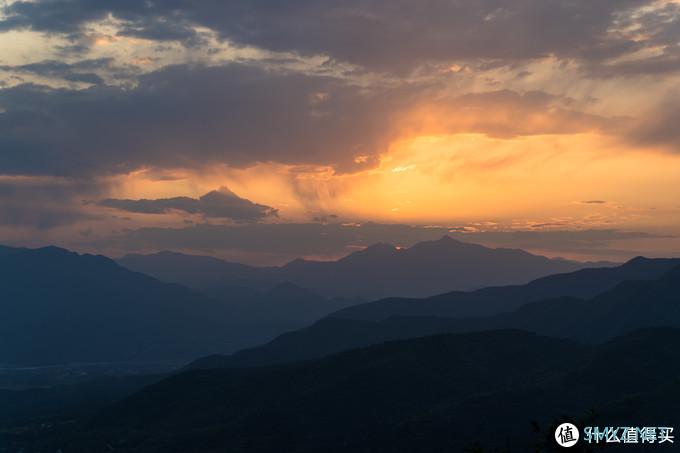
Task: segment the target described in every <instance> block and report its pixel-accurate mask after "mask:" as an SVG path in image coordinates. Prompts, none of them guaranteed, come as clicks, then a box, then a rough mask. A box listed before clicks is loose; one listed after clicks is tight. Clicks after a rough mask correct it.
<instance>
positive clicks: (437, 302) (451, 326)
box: [188, 258, 680, 368]
mask: <svg viewBox="0 0 680 453" xmlns="http://www.w3.org/2000/svg"><path fill="white" fill-rule="evenodd" d="M674 266H677V260H667V259H644V258H635V259H633V260H631V261H629V262H628V263H626V264H624V265H622V266H619V267H616V268H603V269H585V270H581V271H577V272H574V273H571V274H562V275H555V276H551V277H547V278H544V279H540V280H536V281H534V282H531V283H529V284H527V285H523V286H511V287H506V288H489V289H483V290H479V291H475V292H471V293H450V294H447V295H443V296H438V297H435V298H432V299H425V300H410V299H403V300H399V299H397V300H394V299H386V300H384V301H378V302H375V303H369V304H363V305H359V306H357V307H350V308H349V309H344V310H341V311H339V312H336V313H335V314H333V315H331V316H329V317H327V318H325V319H322V320H320V321H318V322H316V323H314V324H313V325H311V326H309V327H306V328H304V329H300V330H298V331H294V332H289V333H286V334H283V335H281V336H279V337H277V338H276V339H274V340H272V341H271V342H269V343H267V344H264V345H262V346H258V347H254V348H249V349H245V350H242V351H238V352H236V353H234V354H232V355H229V356H225V355H213V356H210V357H205V358H202V359H198V360H196V361H194V362H192V363H191V364H190V365H188V368H217V367H244V366H256V365H267V364H272V363H284V362H291V361H299V360H308V359H313V358H318V357H323V356H326V355H329V354H332V353H336V352H339V351H343V350H347V349H351V348H355V347H361V346H368V345H371V344H377V343H382V342H385V341H390V340H396V339H404V338H413V337H418V336H426V335H433V334H439V333H445V332H464V331H478V330H490V329H503V328H517V329H524V330H528V331H533V332H539V333H541V334H545V335H551V336H556V337H564V338H572V339H577V340H580V341H589V342H592V341H601V340H603V339H607V338H612V337H614V336H616V335H622V334H624V333H626V332H628V331H631V330H634V329H637V328H642V327H647V326H665V325H672V326H679V327H680V313H679V312H678V309H677V308H676V306H677V305H678V304H677V301H678V299H677V295H678V294H680V280H676V279H674V277H673V276H676V275H677V274H678V273H679V272H680V271H679V269H680V267H674ZM669 268H670V271H669ZM629 278H639V279H640V280H628V279H629ZM650 278H656V280H649V279H650ZM644 279H647V280H644ZM671 282H674V283H672V284H671ZM574 293H576V294H592V293H600V294H598V295H596V296H594V297H590V298H589V299H578V298H575V297H572V295H573V294H574ZM541 298H543V299H541ZM534 299H540V300H539V301H533V300H534ZM461 301H462V302H461ZM498 302H500V304H499V303H498ZM458 303H462V304H476V303H479V304H482V303H490V304H494V305H493V306H492V307H493V310H498V311H500V308H499V307H501V308H508V309H509V308H510V307H513V306H516V305H520V307H519V308H516V309H514V311H508V312H505V313H500V314H495V315H491V316H477V317H466V316H463V317H455V316H456V315H457V314H459V313H468V312H469V311H470V307H469V306H468V305H464V306H463V307H457V306H456V304H458ZM420 304H422V305H420ZM501 304H502V305H501ZM521 304H524V305H521ZM421 307H422V308H421ZM472 308H474V307H472ZM489 310H490V309H489V308H486V307H484V308H483V309H482V308H479V312H484V311H489ZM356 313H359V315H356V316H351V315H355V314H356ZM366 313H368V315H366ZM369 315H370V316H369ZM352 318H360V319H352ZM361 318H363V319H361Z"/></svg>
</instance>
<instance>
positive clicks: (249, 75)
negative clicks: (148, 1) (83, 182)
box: [0, 64, 415, 175]
mask: <svg viewBox="0 0 680 453" xmlns="http://www.w3.org/2000/svg"><path fill="white" fill-rule="evenodd" d="M414 94H415V92H414V91H413V90H411V89H410V88H409V87H402V88H399V89H391V90H387V89H386V90H372V91H371V90H365V89H362V88H360V87H357V86H352V85H349V84H346V83H344V82H342V81H339V80H337V79H334V78H329V77H315V76H306V75H301V74H274V73H269V72H266V71H264V70H262V69H257V68H255V67H249V66H242V65H238V64H231V65H228V66H223V67H187V66H175V67H167V68H165V69H163V70H160V71H157V72H154V73H151V74H148V75H146V76H143V77H142V78H141V79H140V81H139V84H138V86H137V87H136V88H134V89H123V88H116V87H108V86H102V87H93V88H90V89H87V90H81V91H74V90H65V89H62V90H54V89H47V88H45V87H40V86H33V85H22V86H18V87H14V88H8V89H5V90H2V91H0V107H2V108H3V109H4V110H5V112H4V113H2V114H0V148H1V149H2V150H3V153H2V154H1V155H0V168H2V170H3V171H4V172H5V173H6V174H56V175H64V174H65V175H71V174H83V173H97V174H101V173H121V172H126V171H130V170H132V169H135V168H138V167H139V166H142V165H146V166H150V167H154V166H157V165H160V166H163V167H166V168H172V167H200V166H203V165H209V164H211V163H216V162H217V163H227V164H231V165H234V166H240V165H249V164H252V163H254V162H260V161H277V162H282V163H289V164H298V163H303V164H324V165H326V164H330V165H333V166H334V167H335V168H336V169H340V170H351V169H354V168H361V167H362V166H365V165H370V164H372V163H373V160H374V159H375V156H376V155H377V154H378V153H380V152H382V151H384V149H385V147H386V146H387V143H388V141H389V138H390V137H391V135H392V133H393V132H394V131H391V130H390V128H389V124H390V118H391V116H392V115H393V112H399V111H401V110H403V107H402V106H403V105H404V104H406V103H408V102H410V99H411V98H412V97H413V96H414ZM358 155H365V156H367V159H366V160H365V161H363V162H360V163H356V162H355V161H354V159H355V157H356V156H358Z"/></svg>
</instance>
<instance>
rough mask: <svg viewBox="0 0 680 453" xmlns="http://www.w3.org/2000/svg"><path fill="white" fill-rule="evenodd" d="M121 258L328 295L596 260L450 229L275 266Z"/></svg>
mask: <svg viewBox="0 0 680 453" xmlns="http://www.w3.org/2000/svg"><path fill="white" fill-rule="evenodd" d="M118 262H119V263H120V264H121V265H123V266H125V267H127V268H129V269H131V270H134V271H137V272H142V273H145V274H147V275H150V276H152V277H155V278H158V279H159V280H163V281H167V282H171V283H180V284H183V285H185V286H188V287H191V288H194V289H198V290H213V289H215V288H219V287H221V286H247V287H251V288H258V289H262V288H267V287H271V286H273V285H275V284H277V283H282V282H291V283H294V284H296V285H298V286H300V287H303V288H307V289H309V290H311V291H313V292H315V293H317V294H320V295H323V296H326V297H343V298H357V299H363V300H371V299H378V298H382V297H389V296H401V297H425V296H432V295H434V294H441V293H444V292H448V291H452V290H472V289H478V288H481V287H486V286H494V285H508V284H518V283H525V282H528V281H530V280H533V279H536V278H539V277H543V276H547V275H551V274H555V273H560V272H570V271H574V270H577V269H581V268H583V267H588V266H589V265H591V266H592V265H593V264H592V263H577V262H573V261H567V260H561V259H549V258H546V257H543V256H537V255H533V254H531V253H528V252H525V251H523V250H517V249H502V248H499V249H493V248H488V247H484V246H481V245H477V244H469V243H465V242H461V241H457V240H455V239H452V238H451V237H449V236H444V237H443V238H441V239H440V240H437V241H428V242H421V243H418V244H415V245H414V246H412V247H410V248H405V249H402V248H397V247H394V246H392V245H390V244H382V243H381V244H375V245H371V246H369V247H367V248H365V249H363V250H361V251H358V252H354V253H352V254H350V255H348V256H346V257H344V258H341V259H339V260H336V261H309V260H304V259H297V260H294V261H291V262H290V263H288V264H286V265H284V266H280V267H265V268H258V267H252V266H244V265H242V264H236V263H229V262H226V261H222V260H218V259H216V258H212V257H199V256H190V255H182V254H178V253H172V252H161V253H158V254H153V255H128V256H125V257H123V258H121V259H119V260H118ZM596 265H601V266H607V265H611V263H596Z"/></svg>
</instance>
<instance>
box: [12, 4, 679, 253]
mask: <svg viewBox="0 0 680 453" xmlns="http://www.w3.org/2000/svg"><path fill="white" fill-rule="evenodd" d="M678 118H680V1H673V0H598V1H592V0H515V1H512V2H508V1H501V0H419V1H407V0H345V1H333V0H314V1H311V0H248V1H245V0H242V1H231V0H201V1H196V0H194V1H190V0H158V1H154V0H148V1H131V0H116V1H113V0H111V1H103V0H32V1H23V0H19V1H11V0H10V1H8V0H4V1H2V0H0V242H2V243H4V244H8V245H24V246H42V245H47V244H56V245H60V246H63V247H67V248H70V249H74V250H79V251H86V252H96V253H104V254H108V255H111V256H120V255H123V254H125V253H130V252H137V253H139V252H152V251H156V250H163V249H172V250H178V251H185V252H190V253H201V254H212V255H215V256H220V257H223V258H228V259H232V260H237V261H243V262H248V263H252V264H280V263H283V262H286V261H288V260H290V259H293V258H295V257H307V258H316V259H332V258H337V257H339V256H342V255H344V254H347V253H349V252H351V251H353V250H358V249H361V248H362V247H365V246H366V245H369V244H371V243H375V242H389V243H392V244H394V245H396V246H409V245H412V244H413V243H415V242H418V241H422V240H428V239H436V238H438V237H441V236H442V235H444V234H449V235H451V236H453V237H456V238H459V239H461V240H466V241H470V242H477V243H482V244H485V245H489V246H494V247H517V248H525V249H527V250H530V251H533V252H537V253H542V254H545V255H547V256H561V257H566V258H571V259H579V260H614V261H623V260H625V259H628V258H631V257H633V256H636V255H647V256H680V239H679V238H680V199H679V198H678V194H680V128H679V127H678Z"/></svg>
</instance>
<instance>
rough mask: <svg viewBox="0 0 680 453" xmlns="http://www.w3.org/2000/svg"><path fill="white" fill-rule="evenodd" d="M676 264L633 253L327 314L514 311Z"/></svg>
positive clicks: (369, 316)
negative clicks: (520, 281)
mask: <svg viewBox="0 0 680 453" xmlns="http://www.w3.org/2000/svg"><path fill="white" fill-rule="evenodd" d="M679 265H680V259H670V258H668V259H667V258H655V259H648V258H643V257H636V258H633V259H631V260H630V261H628V262H626V263H624V264H623V265H620V266H612V267H597V268H586V269H581V270H577V271H574V272H569V273H562V274H555V275H550V276H547V277H543V278H539V279H536V280H534V281H532V282H529V283H528V284H525V285H512V286H501V287H490V288H482V289H479V290H477V291H469V292H464V291H453V292H447V293H444V294H440V295H436V296H432V297H429V298H426V299H408V298H388V299H383V300H378V301H374V302H368V303H364V304H360V305H354V306H351V307H347V308H344V309H341V310H339V311H338V312H336V313H333V314H331V315H329V316H332V317H337V318H348V319H364V320H381V319H387V318H389V317H392V316H438V317H468V316H487V315H492V314H497V313H502V312H507V311H511V310H514V309H516V308H518V307H520V306H522V305H525V304H528V303H531V302H537V301H540V300H544V299H549V298H554V297H562V296H569V297H575V298H582V299H588V298H591V297H594V296H595V295H597V294H600V293H602V292H604V291H606V290H608V289H611V288H612V287H614V286H615V285H617V284H619V283H621V282H623V281H625V280H653V279H656V278H659V277H660V276H661V275H663V274H664V273H666V272H668V271H670V270H671V269H673V268H674V267H676V266H679Z"/></svg>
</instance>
